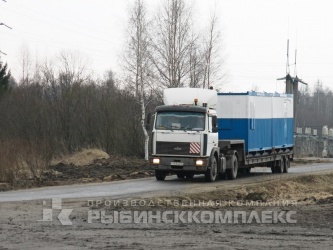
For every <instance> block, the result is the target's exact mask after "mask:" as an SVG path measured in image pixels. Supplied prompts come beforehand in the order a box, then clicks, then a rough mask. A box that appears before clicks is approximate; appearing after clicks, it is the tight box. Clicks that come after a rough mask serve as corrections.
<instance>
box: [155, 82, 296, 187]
mask: <svg viewBox="0 0 333 250" xmlns="http://www.w3.org/2000/svg"><path fill="white" fill-rule="evenodd" d="M163 99H164V105H162V106H158V107H157V108H156V110H155V114H154V119H153V120H154V124H153V129H152V135H151V154H150V159H149V160H150V163H151V166H152V168H153V169H154V170H155V176H156V179H157V180H164V179H165V178H166V176H167V175H169V174H176V175H177V177H178V178H189V179H190V178H193V176H194V175H197V174H204V175H205V178H206V180H207V181H209V182H212V181H215V179H216V178H217V177H220V178H223V179H225V178H226V177H227V178H228V179H231V180H233V179H235V178H236V177H237V173H238V172H239V171H242V172H244V173H250V171H251V168H253V167H260V166H262V167H270V168H271V170H272V172H273V173H287V172H288V168H289V167H290V161H292V159H293V96H292V95H291V94H277V93H258V92H247V93H218V92H216V91H215V90H211V89H197V88H169V89H165V90H164V95H163ZM149 125H150V124H148V127H149Z"/></svg>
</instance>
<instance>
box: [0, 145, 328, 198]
mask: <svg viewBox="0 0 333 250" xmlns="http://www.w3.org/2000/svg"><path fill="white" fill-rule="evenodd" d="M324 162H332V159H327V158H314V157H312V158H311V157H309V158H296V159H294V161H293V162H292V163H291V164H292V166H297V165H305V164H314V163H324ZM149 176H154V171H152V170H151V169H150V168H149V165H148V162H147V161H145V160H144V159H139V158H135V157H119V156H112V155H111V156H110V155H108V154H107V153H105V152H103V151H102V150H99V149H94V148H93V149H84V150H82V151H79V152H76V153H73V154H71V155H66V156H63V157H61V158H59V159H54V160H52V162H51V164H50V165H49V166H47V167H46V168H45V169H44V170H43V171H42V174H41V175H40V178H39V179H37V180H36V179H33V178H29V174H28V173H25V174H22V177H21V178H18V179H17V180H15V182H14V183H13V184H10V183H1V182H0V192H1V191H8V190H16V189H25V188H34V187H45V186H59V185H71V184H83V183H98V182H110V181H118V180H126V179H137V178H143V177H149Z"/></svg>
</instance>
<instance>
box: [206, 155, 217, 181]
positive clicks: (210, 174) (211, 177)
mask: <svg viewBox="0 0 333 250" xmlns="http://www.w3.org/2000/svg"><path fill="white" fill-rule="evenodd" d="M216 176H217V161H216V158H215V157H212V158H211V159H210V161H209V169H207V171H206V173H205V178H206V181H208V182H213V181H215V179H216Z"/></svg>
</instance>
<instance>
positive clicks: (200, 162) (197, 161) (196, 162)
mask: <svg viewBox="0 0 333 250" xmlns="http://www.w3.org/2000/svg"><path fill="white" fill-rule="evenodd" d="M195 165H197V166H203V165H204V161H203V160H196V161H195Z"/></svg>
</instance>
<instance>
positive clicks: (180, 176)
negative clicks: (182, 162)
mask: <svg viewBox="0 0 333 250" xmlns="http://www.w3.org/2000/svg"><path fill="white" fill-rule="evenodd" d="M177 177H178V179H184V178H185V174H184V173H178V174H177Z"/></svg>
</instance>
